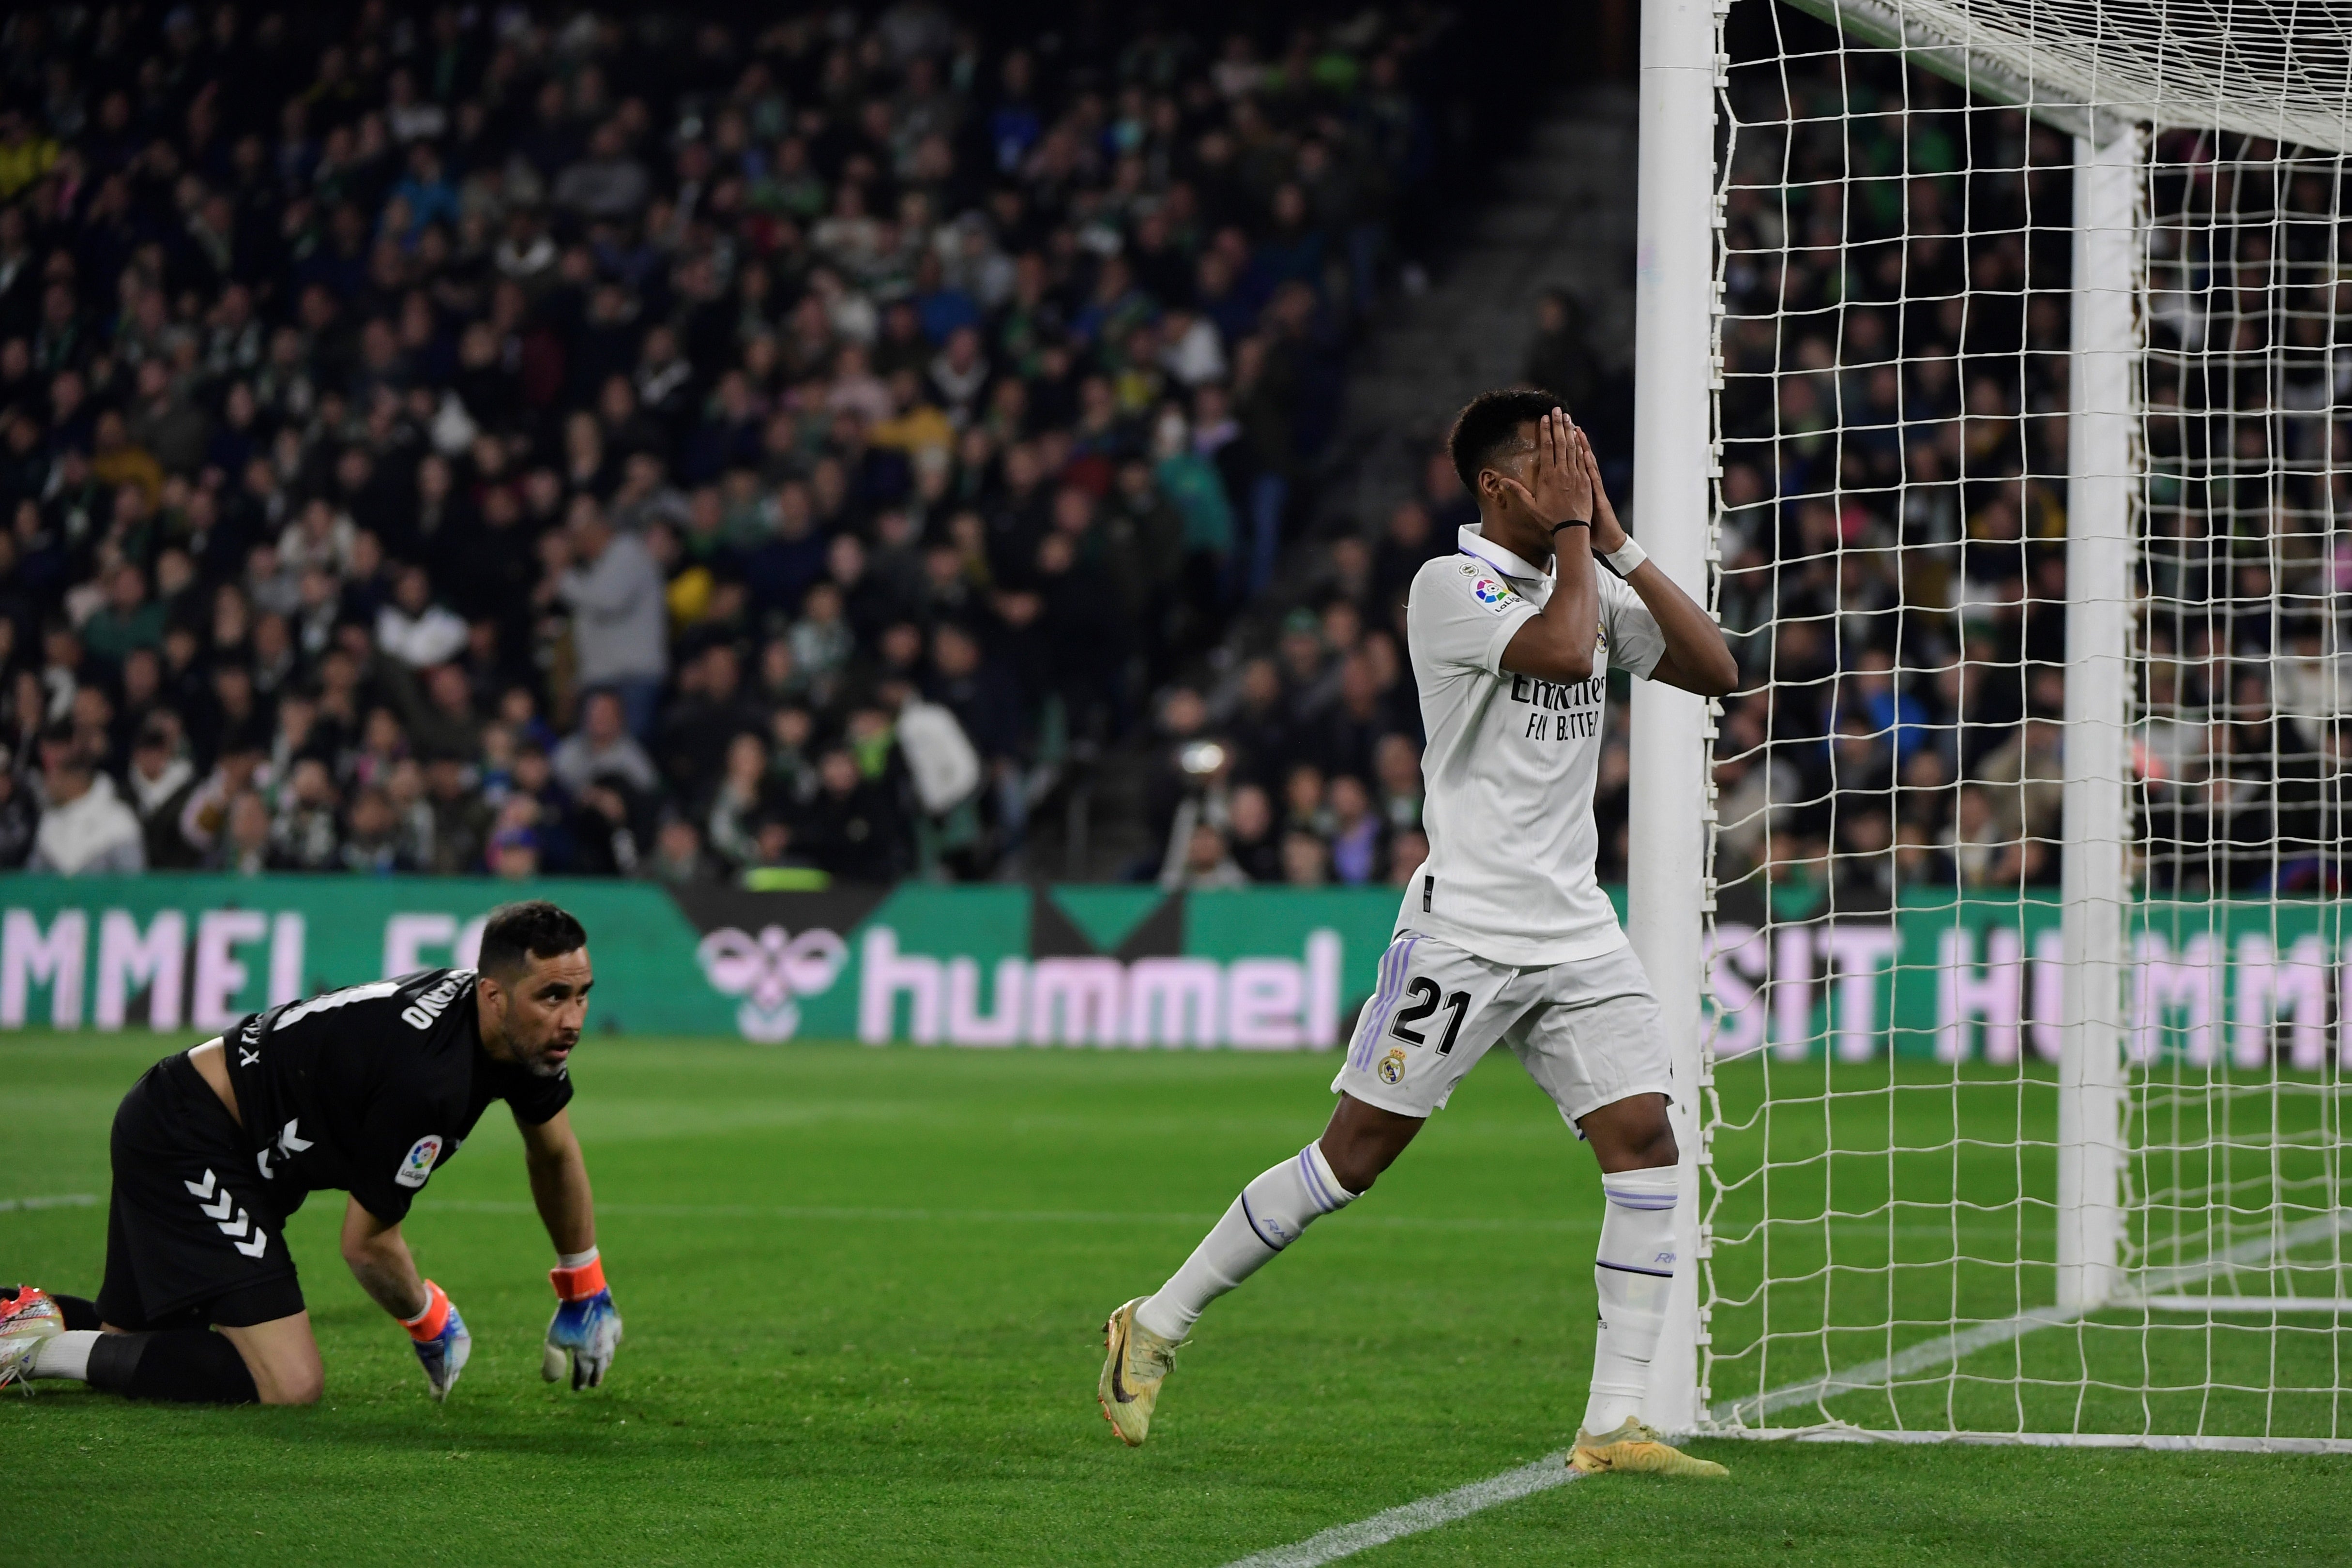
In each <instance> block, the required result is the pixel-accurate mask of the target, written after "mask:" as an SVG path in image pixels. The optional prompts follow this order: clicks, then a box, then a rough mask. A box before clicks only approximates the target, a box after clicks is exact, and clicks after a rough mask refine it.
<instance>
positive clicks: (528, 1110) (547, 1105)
mask: <svg viewBox="0 0 2352 1568" xmlns="http://www.w3.org/2000/svg"><path fill="white" fill-rule="evenodd" d="M501 1069H502V1070H501V1071H500V1073H499V1083H498V1086H497V1093H498V1097H499V1099H501V1100H504V1101H505V1102H506V1103H507V1106H508V1108H509V1110H511V1111H513V1112H514V1118H515V1120H516V1121H518V1122H520V1123H522V1124H524V1125H526V1126H530V1127H536V1126H538V1125H539V1124H541V1123H542V1122H546V1121H549V1120H551V1119H552V1118H553V1117H554V1115H555V1113H557V1112H558V1111H561V1110H562V1109H563V1108H564V1107H565V1106H566V1105H569V1104H571V1103H572V1074H571V1073H570V1072H568V1071H566V1072H559V1073H557V1074H556V1075H555V1076H554V1077H552V1078H541V1077H539V1076H538V1075H537V1074H535V1073H531V1072H526V1071H523V1070H522V1069H521V1068H519V1067H508V1066H505V1065H504V1064H501Z"/></svg>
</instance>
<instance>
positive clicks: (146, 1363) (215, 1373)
mask: <svg viewBox="0 0 2352 1568" xmlns="http://www.w3.org/2000/svg"><path fill="white" fill-rule="evenodd" d="M89 1381H90V1385H91V1386H92V1387H96V1388H103V1389H105V1390H106V1391H107V1392H108V1393H110V1394H120V1395H121V1396H124V1397H125V1398H130V1399H168V1400H172V1401H174V1402H176V1403H179V1404H184V1405H251V1404H254V1403H256V1402H257V1401H258V1400H259V1399H260V1397H261V1395H260V1394H259V1392H258V1391H257V1390H256V1389H255V1388H254V1386H253V1374H252V1372H251V1371H249V1370H247V1366H246V1364H245V1357H243V1356H241V1355H239V1354H237V1353H236V1346H235V1345H233V1344H231V1343H229V1342H228V1341H227V1340H226V1339H224V1338H223V1337H222V1336H220V1335H219V1334H216V1333H213V1332H212V1331H211V1330H210V1329H165V1330H163V1332H162V1333H110V1334H105V1335H102V1336H101V1337H100V1339H99V1342H98V1343H96V1344H94V1345H92V1346H91V1347H90V1352H89Z"/></svg>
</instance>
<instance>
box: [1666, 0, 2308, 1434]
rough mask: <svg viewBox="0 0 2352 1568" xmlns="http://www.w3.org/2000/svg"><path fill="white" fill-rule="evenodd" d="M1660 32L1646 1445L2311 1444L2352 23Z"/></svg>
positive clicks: (2065, 9) (1861, 18) (1703, 7)
mask: <svg viewBox="0 0 2352 1568" xmlns="http://www.w3.org/2000/svg"><path fill="white" fill-rule="evenodd" d="M1824 24H1826V26H1824ZM1641 130H1642V142H1641V170H1640V181H1641V186H1640V189H1641V194H1640V221H1639V234H1638V237H1637V245H1638V248H1639V260H1638V267H1639V279H1638V282H1639V294H1638V297H1637V300H1638V303H1637V314H1636V321H1637V330H1636V341H1635V356H1636V367H1635V369H1636V387H1637V394H1636V395H1637V403H1636V449H1635V486H1634V489H1635V495H1634V505H1635V518H1634V528H1635V531H1636V533H1637V534H1638V535H1639V537H1640V538H1642V540H1643V544H1644V545H1645V546H1646V547H1647V548H1648V549H1649V550H1650V552H1651V557H1652V559H1654V560H1657V561H1659V562H1660V564H1661V565H1662V567H1664V569H1665V570H1668V571H1669V572H1670V573H1671V574H1673V575H1675V577H1676V578H1677V580H1681V581H1683V582H1684V583H1685V585H1686V586H1690V587H1693V588H1704V589H1705V590H1706V591H1707V592H1708V593H1709V594H1710V595H1711V596H1712V597H1711V598H1710V599H1709V600H1708V601H1707V602H1709V603H1711V604H1712V605H1713V606H1715V608H1716V610H1717V614H1718V616H1719V618H1720V619H1721V620H1722V622H1723V623H1724V625H1725V628H1726V631H1727V635H1728V636H1730V637H1731V639H1732V640H1733V643H1734V647H1735V649H1736V650H1737V651H1738V653H1739V654H1740V658H1741V664H1742V667H1743V671H1744V674H1745V677H1746V678H1745V683H1744V687H1743V692H1742V694H1741V695H1736V696H1734V697H1733V698H1730V699H1727V701H1725V702H1724V703H1721V704H1713V705H1702V704H1699V703H1697V702H1696V701H1695V700H1693V699H1689V698H1686V697H1685V696H1683V695H1682V694H1679V693H1674V692H1670V691H1664V690H1659V691H1656V692H1653V691H1651V690H1650V689H1648V688H1647V687H1639V688H1637V690H1636V692H1635V694H1634V705H1635V706H1634V734H1633V747H1634V757H1633V767H1634V773H1635V777H1636V779H1637V780H1638V783H1639V787H1638V788H1637V789H1635V790H1634V792H1633V800H1632V812H1631V821H1630V824H1629V841H1628V854H1627V862H1628V866H1629V875H1630V883H1631V885H1630V889H1629V893H1630V909H1629V918H1628V926H1629V929H1630V931H1631V933H1632V935H1633V940H1634V943H1635V945H1636V946H1637V948H1638V949H1639V950H1640V952H1641V955H1642V957H1643V962H1644V965H1645V966H1646V967H1647V968H1648V969H1649V972H1650V975H1651V978H1652V981H1653V983H1654V985H1655V986H1656V988H1657V990H1658V992H1659V994H1660V996H1661V997H1662V998H1669V1000H1668V1002H1667V1006H1668V1009H1669V1014H1670V1016H1669V1019H1668V1022H1669V1024H1670V1025H1675V1026H1677V1027H1679V1026H1681V1025H1682V1024H1683V1023H1685V1022H1686V1023H1687V1025H1688V1030H1689V1034H1690V1036H1691V1039H1692V1040H1693V1044H1692V1046H1691V1048H1690V1050H1689V1051H1688V1052H1687V1053H1686V1055H1685V1058H1684V1059H1682V1060H1681V1061H1678V1063H1677V1077H1678V1081H1680V1082H1690V1083H1694V1084H1696V1085H1697V1086H1698V1088H1699V1091H1700V1092H1699V1093H1698V1094H1697V1095H1696V1096H1694V1097H1693V1098H1694V1100H1695V1101H1696V1103H1694V1104H1691V1105H1685V1106H1678V1107H1677V1116H1678V1120H1677V1124H1676V1126H1677V1134H1678V1136H1680V1137H1681V1139H1682V1141H1683V1144H1684V1147H1685V1167H1686V1180H1685V1202H1686V1204H1687V1205H1688V1206H1689V1207H1688V1208H1687V1210H1686V1213H1685V1223H1686V1225H1687V1227H1688V1228H1687V1229H1686V1230H1685V1234H1689V1235H1696V1236H1697V1237H1698V1238H1699V1242H1698V1245H1697V1246H1696V1248H1695V1249H1694V1251H1695V1252H1696V1259H1695V1260H1694V1265H1693V1266H1692V1267H1690V1268H1688V1269H1686V1270H1685V1275H1684V1276H1683V1277H1682V1278H1680V1279H1678V1281H1677V1282H1676V1283H1677V1288H1678V1289H1677V1294H1676V1295H1675V1298H1674V1307H1675V1311H1674V1313H1673V1315H1671V1316H1670V1318H1669V1326H1668V1338H1667V1341H1666V1343H1662V1345H1661V1347H1660V1351H1659V1358H1660V1359H1659V1365H1660V1368H1661V1377H1660V1383H1661V1385H1662V1387H1661V1391H1660V1392H1659V1394H1658V1395H1657V1396H1656V1397H1655V1399H1654V1403H1653V1407H1652V1408H1651V1410H1650V1411H1649V1416H1650V1417H1651V1419H1652V1420H1653V1421H1654V1423H1655V1424H1657V1425H1659V1426H1661V1427H1665V1428H1667V1429H1670V1430H1674V1431H1681V1432H1692V1431H1714V1432H1720V1433H1736V1434H1739V1435H1746V1436H1759V1437H1862V1436H1871V1435H1875V1436H1878V1437H1886V1438H1892V1439H1895V1440H1904V1441H1935V1440H1968V1441H2011V1442H2023V1443H2033V1444H2084V1445H2095V1446H2114V1445H2134V1444H2137V1445H2144V1446H2148V1447H2156V1448H2251V1449H2267V1450H2281V1451H2336V1452H2352V1373H2348V1372H2347V1371H2346V1370H2345V1369H2346V1368H2347V1366H2352V1268H2347V1258H2346V1238H2347V1233H2352V1185H2347V1184H2352V1176H2347V1170H2346V1166H2347V1157H2346V1156H2347V1146H2346V1137H2345V1122H2346V1116H2347V1111H2352V1095H2347V1091H2346V1084H2345V1078H2344V1074H2343V1068H2342V1063H2343V1061H2344V1056H2345V1052H2346V1051H2347V1046H2352V943H2347V935H2352V934H2347V930H2346V929H2345V925H2346V923H2345V921H2344V919H2343V917H2342V916H2341V915H2339V914H2338V913H2337V909H2338V904H2337V902H2336V895H2338V894H2341V893H2342V892H2343V891H2344V883H2345V880H2346V878H2345V872H2346V868H2347V850H2346V848H2345V846H2346V845H2347V842H2352V832H2347V828H2352V812H2347V810H2346V808H2347V804H2352V802H2347V795H2352V647H2347V643H2346V638H2347V635H2352V222H2347V220H2352V212H2347V202H2346V197H2347V192H2346V189H2345V181H2344V174H2345V168H2344V164H2345V161H2346V157H2347V152H2352V10H2347V8H2346V7H2344V6H2342V5H2292V4H2284V3H2274V0H2230V3H2223V0H2139V3H2137V4H2133V5H2114V4H2108V3H2101V0H1714V3H1712V4H1707V3H1702V0H1680V3H1677V0H1665V3H1664V4H1661V5H1650V6H1645V7H1644V8H1643V89H1642V127H1641ZM1702 486H1705V487H1706V488H1708V489H1709V490H1711V496H1709V495H1702V494H1701V488H1702ZM1673 998H1688V1001H1687V1002H1686V1003H1677V1002H1676V1001H1675V1000H1674V999H1673ZM1677 1006H1681V1007H1685V1008H1686V1009H1687V1011H1686V1016H1685V1018H1682V1019H1678V1018H1675V1017H1674V1016H1673V1012H1674V1009H1675V1008H1676V1007H1677ZM1668 1368H1671V1369H1673V1370H1672V1372H1671V1374H1670V1375H1669V1374H1668V1373H1667V1369H1668Z"/></svg>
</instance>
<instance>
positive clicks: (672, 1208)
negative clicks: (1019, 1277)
mask: <svg viewBox="0 0 2352 1568" xmlns="http://www.w3.org/2000/svg"><path fill="white" fill-rule="evenodd" d="M428 1206H429V1207H435V1208H445V1209H451V1210H455V1211H457V1212H458V1213H461V1214H536V1213H538V1212H539V1211H538V1210H537V1209H536V1208H533V1207H531V1206H530V1204H528V1203H522V1202H520V1201H514V1200H507V1199H499V1198H450V1199H448V1200H446V1201H431V1200H428ZM596 1212H597V1213H599V1214H611V1215H625V1216H634V1217H636V1218H656V1219H692V1218H708V1219H846V1220H855V1221H859V1222H862V1223H877V1222H882V1221H893V1220H895V1221H906V1222H909V1223H915V1224H933V1223H947V1224H954V1225H963V1224H973V1223H977V1224H997V1225H1195V1226H1199V1227H1201V1228H1203V1229H1205V1228H1208V1227H1209V1226H1211V1225H1213V1224H1215V1223H1216V1220H1217V1217H1216V1216H1215V1215H1213V1214H1147V1213H1139V1212H1135V1211H1132V1210H1130V1211H1127V1212H1120V1211H1118V1210H1115V1209H1099V1210H1089V1209H1054V1208H840V1207H830V1206H826V1205H815V1204H800V1205H793V1204H751V1203H599V1204H597V1206H596ZM1348 1228H1349V1229H1361V1228H1372V1229H1377V1230H1509V1231H1514V1232H1518V1231H1530V1230H1532V1231H1541V1232H1544V1233H1546V1234H1561V1235H1570V1236H1576V1235H1588V1234H1591V1233H1593V1232H1597V1231H1598V1230H1599V1229H1600V1228H1601V1227H1600V1224H1599V1223H1598V1222H1597V1221H1592V1220H1583V1219H1499V1218H1490V1217H1486V1216H1478V1215H1470V1216H1463V1217H1458V1218H1436V1217H1433V1216H1423V1215H1414V1214H1351V1215H1349V1217H1348Z"/></svg>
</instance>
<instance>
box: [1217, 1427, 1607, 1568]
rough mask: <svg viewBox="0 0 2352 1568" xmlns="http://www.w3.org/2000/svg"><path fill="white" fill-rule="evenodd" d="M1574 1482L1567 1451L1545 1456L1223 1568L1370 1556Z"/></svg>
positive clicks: (1288, 1567)
mask: <svg viewBox="0 0 2352 1568" xmlns="http://www.w3.org/2000/svg"><path fill="white" fill-rule="evenodd" d="M1576 1479H1579V1478H1578V1476H1577V1473H1576V1472H1575V1471H1574V1470H1571V1469H1569V1468H1568V1455H1567V1454H1566V1453H1564V1452H1563V1453H1558V1454H1547V1455H1546V1456H1544V1457H1543V1458H1540V1459H1538V1460H1536V1461H1535V1463H1533V1464H1531V1465H1521V1466H1520V1467H1519V1468H1518V1469H1515V1470H1505V1471H1504V1472H1503V1473H1502V1474H1501V1475H1498V1476H1488V1477H1487V1478H1486V1479H1485V1480H1483V1481H1472V1482H1471V1483H1470V1484H1469V1485H1468V1486H1462V1487H1455V1488H1454V1490H1452V1491H1442V1492H1437V1493H1435V1494H1433V1495H1432V1496H1429V1497H1424V1498H1419V1499H1416V1500H1413V1501H1412V1502H1408V1503H1404V1504H1402V1505H1400V1506H1398V1507H1396V1508H1391V1509H1383V1510H1382V1511H1380V1512H1379V1513H1376V1514H1373V1515H1372V1516H1371V1517H1370V1519H1360V1520H1358V1521H1356V1522H1355V1523H1353V1524H1335V1525H1333V1526H1332V1527H1331V1528H1330V1529H1328V1530H1325V1531H1318V1532H1317V1533H1315V1534H1313V1535H1310V1536H1308V1537H1307V1539H1306V1540H1304V1541H1300V1542H1294V1543H1293V1544H1291V1545H1288V1546H1276V1547H1274V1548H1273V1549H1271V1550H1270V1551H1265V1552H1254V1553H1252V1554H1251V1555H1250V1556H1247V1557H1243V1558H1239V1559H1237V1560H1235V1561H1234V1562H1232V1563H1227V1564H1226V1565H1225V1568H1318V1565H1319V1564H1321V1563H1336V1562H1338V1561H1339V1559H1340V1558H1342V1557H1353V1556H1354V1555H1355V1554H1356V1553H1357V1552H1369V1551H1370V1550H1371V1549H1372V1548H1373V1547H1375V1546H1385V1545H1387V1544H1388V1543H1389V1542H1391V1541H1396V1540H1400V1539H1402V1538H1403V1537H1405V1536H1408V1535H1419V1534H1420V1533H1421V1532H1422V1531H1424V1530H1435V1529H1436V1528H1437V1527H1438V1526H1439V1525H1442V1524H1451V1523H1453V1522H1454V1521H1455V1520H1457V1519H1467V1518H1468V1517H1469V1516H1470V1515H1472V1514H1474V1513H1478V1512H1481V1511H1485V1510H1486V1509H1490V1508H1494V1507H1496V1506H1497V1505H1498V1504H1501V1503H1507V1502H1516V1501H1517V1500H1519V1499H1520V1498H1523V1497H1530V1496H1532V1495H1534V1494H1535V1493H1537V1492H1539V1491H1549V1490H1551V1489H1552V1488H1554V1487H1560V1486H1566V1485H1567V1484H1568V1483H1569V1482H1570V1481H1573V1480H1576Z"/></svg>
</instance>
